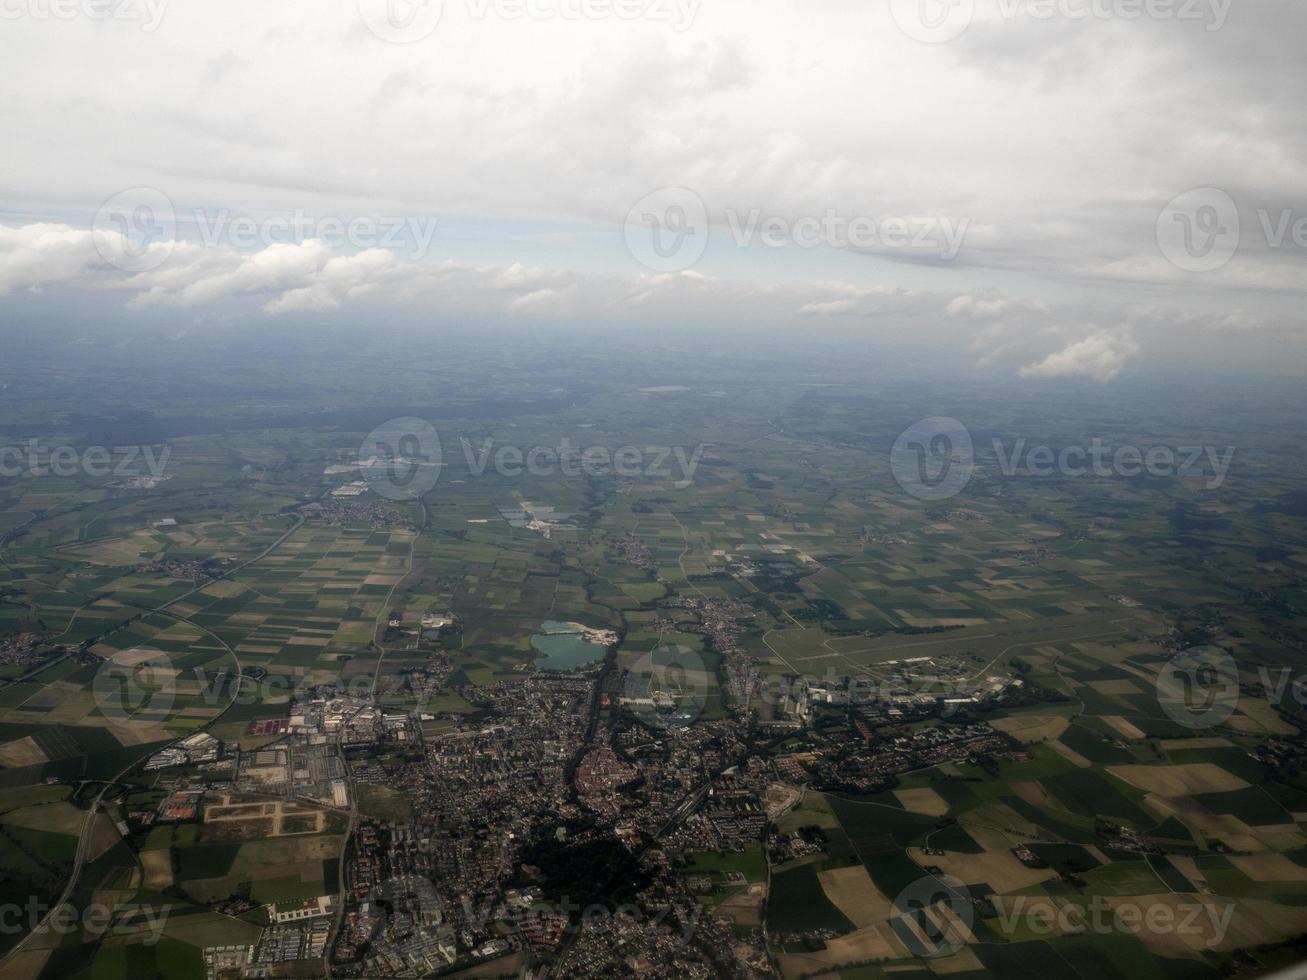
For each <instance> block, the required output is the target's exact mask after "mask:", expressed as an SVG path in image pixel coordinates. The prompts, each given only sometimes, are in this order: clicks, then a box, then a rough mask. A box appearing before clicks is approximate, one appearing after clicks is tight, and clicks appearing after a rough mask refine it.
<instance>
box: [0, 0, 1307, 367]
mask: <svg viewBox="0 0 1307 980" xmlns="http://www.w3.org/2000/svg"><path fill="white" fill-rule="evenodd" d="M105 10H110V11H112V12H113V13H114V16H112V17H109V18H102V17H99V16H97V14H98V13H100V12H102V11H105ZM437 15H438V16H437ZM1304 41H1307V4H1303V3H1302V2H1301V0H1233V2H1232V0H1053V2H1050V0H951V2H943V0H848V2H845V0H444V3H443V5H441V4H439V3H437V2H436V0H430V2H429V3H428V4H427V5H426V6H415V7H410V6H409V4H408V3H407V0H376V2H373V0H360V2H356V0H278V2H276V3H269V2H268V0H223V2H221V3H216V2H201V0H172V2H165V0H0V66H3V67H0V72H2V73H3V82H4V87H3V92H4V96H5V97H4V99H3V101H0V117H3V121H4V125H5V132H6V133H7V134H8V136H9V138H8V139H6V141H5V147H4V150H3V166H0V317H3V313H4V309H5V307H6V306H10V307H14V306H15V304H17V303H19V302H20V301H21V304H22V307H23V308H24V309H30V308H31V304H32V302H33V299H32V297H31V296H30V295H29V294H30V293H31V291H33V290H39V291H40V297H39V300H38V302H39V303H43V304H49V305H50V306H51V307H52V308H57V307H58V305H59V304H60V303H61V301H63V299H64V298H65V297H70V296H72V295H73V294H83V293H85V292H87V291H90V292H95V293H98V292H103V293H105V294H106V295H107V296H108V301H109V302H110V303H112V304H116V305H118V306H120V307H121V308H122V309H123V310H125V311H129V312H130V311H132V310H143V309H145V308H153V309H171V310H174V311H175V315H176V316H177V317H178V318H179V319H180V320H185V319H187V318H198V317H206V316H211V315H212V314H213V313H214V312H215V311H223V310H239V311H244V312H247V313H252V314H255V315H259V316H266V317H267V318H269V320H270V321H273V322H280V323H284V324H287V328H288V329H289V328H291V325H292V324H293V325H294V326H295V327H296V328H298V327H299V324H300V323H301V321H303V320H304V319H305V318H313V317H318V318H324V319H326V318H331V319H335V318H341V317H350V316H358V315H361V314H363V313H368V312H370V311H373V310H376V311H383V310H385V309H387V308H391V307H394V306H396V305H402V306H405V307H406V308H410V309H429V310H432V311H433V312H439V313H442V314H449V313H455V314H456V313H457V312H458V311H459V310H479V311H483V312H491V313H495V314H498V315H502V316H504V317H513V318H521V319H526V320H532V319H538V320H540V321H541V322H547V323H550V324H555V323H560V322H561V323H566V322H568V321H569V320H570V319H586V320H587V321H594V320H597V319H602V318H606V319H608V320H610V321H611V322H612V323H613V325H614V328H615V329H620V328H621V327H623V326H625V325H628V324H629V325H631V326H632V327H638V328H640V329H648V328H650V327H656V325H657V323H658V322H659V319H660V318H675V319H676V320H677V322H681V323H683V322H685V321H686V319H687V318H689V319H692V320H702V321H703V322H704V324H705V325H708V326H711V325H714V324H722V325H731V326H735V327H737V328H746V329H747V328H748V326H749V324H750V323H754V322H756V323H764V322H765V323H766V324H767V325H768V326H773V327H774V326H788V327H790V328H792V329H794V330H796V331H803V330H812V329H822V330H836V331H844V332H847V333H848V334H849V335H850V336H851V337H853V338H857V339H864V340H865V341H866V342H867V343H875V342H876V339H877V338H878V337H883V336H885V335H886V334H894V335H895V337H896V339H902V337H904V336H905V335H914V334H915V335H920V336H922V337H930V336H933V337H935V338H937V339H938V338H944V339H945V340H946V341H947V342H948V343H950V344H953V345H955V346H956V347H957V349H958V350H959V351H960V352H962V353H963V354H964V356H965V358H966V359H967V361H968V362H969V363H970V364H971V365H972V366H973V367H974V368H975V369H976V370H980V371H990V372H995V373H998V374H999V375H1001V376H1004V377H1010V378H1011V379H1013V381H1014V382H1016V381H1019V380H1020V379H1021V378H1023V377H1025V378H1030V377H1058V376H1067V377H1084V378H1089V379H1092V380H1095V381H1100V382H1111V381H1112V380H1114V379H1116V378H1118V377H1120V376H1121V375H1122V374H1123V373H1128V372H1131V371H1135V370H1139V369H1141V368H1148V367H1164V366H1167V365H1184V364H1188V363H1190V362H1191V361H1194V360H1198V361H1200V362H1206V363H1209V364H1211V365H1213V366H1219V365H1222V364H1238V365H1240V366H1243V367H1264V368H1269V369H1275V370H1281V371H1283V370H1289V371H1295V372H1302V371H1305V370H1307V342H1305V341H1307V327H1305V325H1304V322H1303V316H1302V313H1301V311H1302V309H1303V299H1304V297H1303V292H1304V286H1305V285H1307V277H1304V275H1303V270H1304V259H1307V166H1305V165H1304V159H1307V157H1305V156H1304V149H1305V147H1304V142H1305V141H1307V125H1305V123H1307V119H1305V118H1304V115H1305V114H1307V109H1305V108H1304V107H1305V106H1307V58H1304V57H1303V44H1304Z"/></svg>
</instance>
